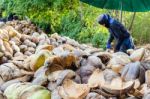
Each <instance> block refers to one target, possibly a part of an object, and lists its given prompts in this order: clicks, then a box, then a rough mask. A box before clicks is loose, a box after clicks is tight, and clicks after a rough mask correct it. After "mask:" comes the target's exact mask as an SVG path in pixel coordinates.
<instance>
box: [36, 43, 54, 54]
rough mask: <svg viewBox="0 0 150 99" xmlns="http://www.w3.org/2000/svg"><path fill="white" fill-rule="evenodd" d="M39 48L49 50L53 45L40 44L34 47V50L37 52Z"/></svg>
mask: <svg viewBox="0 0 150 99" xmlns="http://www.w3.org/2000/svg"><path fill="white" fill-rule="evenodd" d="M40 50H49V51H52V50H53V46H52V45H40V46H38V47H37V48H36V52H35V53H38V52H39V51H40Z"/></svg>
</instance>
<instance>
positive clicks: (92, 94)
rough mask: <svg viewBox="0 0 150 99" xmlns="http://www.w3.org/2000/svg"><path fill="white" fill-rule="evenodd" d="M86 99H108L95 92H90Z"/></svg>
mask: <svg viewBox="0 0 150 99" xmlns="http://www.w3.org/2000/svg"><path fill="white" fill-rule="evenodd" d="M85 99H106V98H105V97H104V96H102V95H99V94H98V93H95V92H90V93H89V94H88V95H87V96H86V98H85Z"/></svg>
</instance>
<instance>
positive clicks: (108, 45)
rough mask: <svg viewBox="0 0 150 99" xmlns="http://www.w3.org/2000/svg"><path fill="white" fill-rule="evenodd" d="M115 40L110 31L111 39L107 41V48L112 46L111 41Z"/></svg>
mask: <svg viewBox="0 0 150 99" xmlns="http://www.w3.org/2000/svg"><path fill="white" fill-rule="evenodd" d="M113 40H114V36H113V35H112V34H111V33H110V36H109V39H108V42H107V46H106V47H107V49H110V48H111V42H112V41H113Z"/></svg>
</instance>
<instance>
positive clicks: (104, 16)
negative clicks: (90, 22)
mask: <svg viewBox="0 0 150 99" xmlns="http://www.w3.org/2000/svg"><path fill="white" fill-rule="evenodd" d="M109 20H110V16H109V15H108V14H102V15H100V16H99V17H98V19H97V21H98V23H99V24H100V25H103V26H105V27H107V28H109Z"/></svg>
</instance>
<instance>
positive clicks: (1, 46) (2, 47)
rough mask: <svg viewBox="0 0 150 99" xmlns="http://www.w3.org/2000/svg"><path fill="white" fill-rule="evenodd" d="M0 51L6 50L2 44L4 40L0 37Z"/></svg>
mask: <svg viewBox="0 0 150 99" xmlns="http://www.w3.org/2000/svg"><path fill="white" fill-rule="evenodd" d="M0 51H1V52H4V51H6V48H5V46H4V42H3V40H2V39H0Z"/></svg>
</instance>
